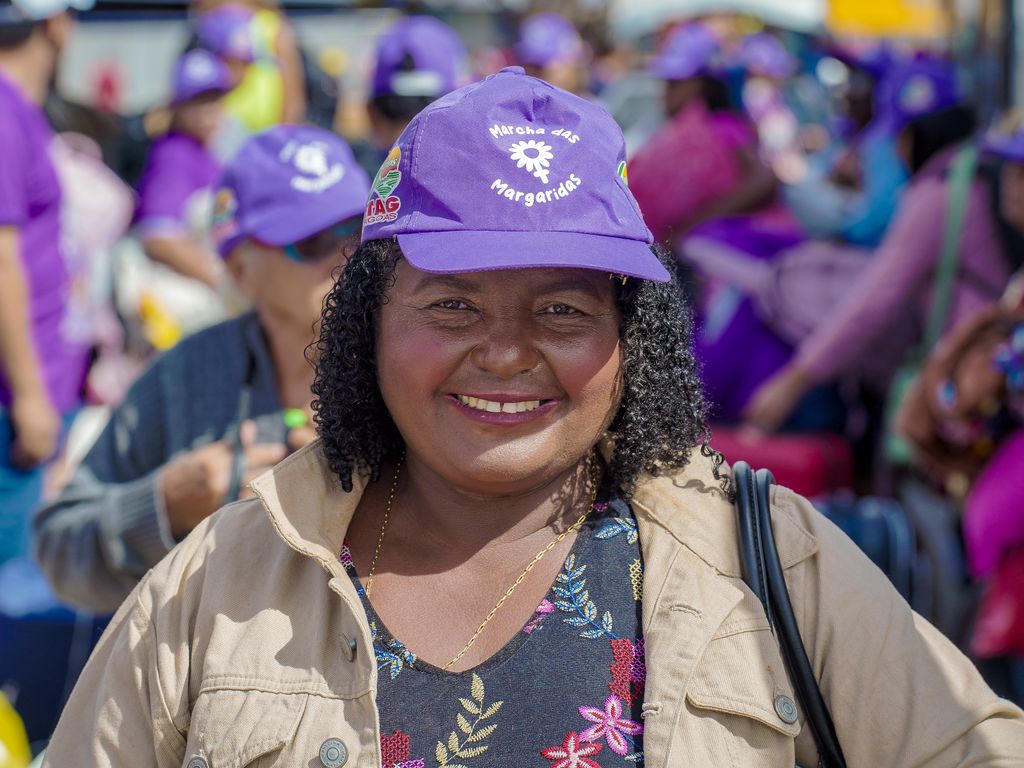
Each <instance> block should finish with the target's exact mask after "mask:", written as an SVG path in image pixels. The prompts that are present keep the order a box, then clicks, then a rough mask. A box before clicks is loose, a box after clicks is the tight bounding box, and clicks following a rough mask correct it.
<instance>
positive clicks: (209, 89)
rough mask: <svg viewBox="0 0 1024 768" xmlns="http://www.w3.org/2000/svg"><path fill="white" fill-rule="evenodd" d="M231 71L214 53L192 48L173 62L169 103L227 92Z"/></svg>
mask: <svg viewBox="0 0 1024 768" xmlns="http://www.w3.org/2000/svg"><path fill="white" fill-rule="evenodd" d="M231 85H232V83H231V73H230V72H229V71H228V68H227V67H226V66H225V65H224V62H223V61H221V60H220V57H218V56H217V55H216V54H213V53H211V52H210V51H206V50H203V49H202V48H194V49H193V50H191V51H188V52H187V53H185V54H183V55H182V56H181V58H179V59H178V61H177V62H175V64H174V74H173V75H172V77H171V105H172V106H173V105H177V104H181V103H183V102H186V101H189V100H190V99H194V98H195V97H196V96H202V95H203V94H204V93H227V92H228V91H230V90H231Z"/></svg>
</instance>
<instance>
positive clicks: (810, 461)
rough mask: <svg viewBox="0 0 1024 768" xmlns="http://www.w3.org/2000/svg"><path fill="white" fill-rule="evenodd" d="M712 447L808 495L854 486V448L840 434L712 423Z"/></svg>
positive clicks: (734, 460) (731, 460)
mask: <svg viewBox="0 0 1024 768" xmlns="http://www.w3.org/2000/svg"><path fill="white" fill-rule="evenodd" d="M711 447H712V448H714V449H715V450H717V451H720V452H721V453H722V455H723V456H725V459H726V461H728V462H729V463H730V464H732V463H734V462H737V461H745V462H747V463H748V464H750V466H752V467H765V468H766V469H770V470H771V471H772V474H773V475H775V482H777V483H778V484H779V485H784V486H786V487H787V488H791V489H792V490H794V491H796V492H797V493H799V494H800V495H801V496H806V497H808V498H812V499H813V498H818V497H821V496H828V495H831V494H832V493H834V492H835V491H841V490H849V489H851V488H853V478H854V472H853V451H852V449H851V448H850V444H849V443H848V442H847V441H846V440H845V439H843V438H842V437H841V436H839V435H830V434H819V435H785V434H773V435H768V434H763V433H760V432H757V431H754V430H751V429H742V428H740V429H733V428H729V427H722V426H713V427H712V430H711Z"/></svg>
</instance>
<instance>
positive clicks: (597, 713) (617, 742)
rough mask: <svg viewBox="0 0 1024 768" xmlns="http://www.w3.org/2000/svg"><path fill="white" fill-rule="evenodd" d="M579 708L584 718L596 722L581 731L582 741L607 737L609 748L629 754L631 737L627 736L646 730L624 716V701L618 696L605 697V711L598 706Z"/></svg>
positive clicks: (619, 752) (618, 752)
mask: <svg viewBox="0 0 1024 768" xmlns="http://www.w3.org/2000/svg"><path fill="white" fill-rule="evenodd" d="M579 709H580V714H581V715H582V716H583V719H584V720H589V721H590V722H592V723H596V725H592V726H590V727H589V728H587V730H585V731H584V732H583V733H581V734H580V739H581V740H582V741H600V740H601V739H602V738H603V739H607V740H608V746H609V748H610V749H611V750H612V752H614V753H615V754H617V755H627V754H629V746H630V741H631V739H627V738H626V737H627V736H636V735H638V734H640V733H643V731H644V727H643V726H642V725H640V723H637V722H634V721H633V720H626V719H624V718H623V717H622V701H620V700H619V697H618V696H609V697H608V698H607V699H605V700H604V710H603V711H602V710H600V709H598V708H597V707H580V708H579Z"/></svg>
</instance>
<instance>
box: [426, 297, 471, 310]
mask: <svg viewBox="0 0 1024 768" xmlns="http://www.w3.org/2000/svg"><path fill="white" fill-rule="evenodd" d="M434 306H435V307H437V308H438V309H469V308H470V307H469V304H467V303H466V302H464V301H463V300H462V299H444V300H443V301H439V302H437V303H436V304H434Z"/></svg>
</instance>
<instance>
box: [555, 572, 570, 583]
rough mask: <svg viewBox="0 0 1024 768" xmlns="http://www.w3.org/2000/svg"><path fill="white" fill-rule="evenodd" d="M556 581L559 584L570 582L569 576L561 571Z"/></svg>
mask: <svg viewBox="0 0 1024 768" xmlns="http://www.w3.org/2000/svg"><path fill="white" fill-rule="evenodd" d="M555 581H557V582H558V583H559V584H568V583H569V577H568V576H566V575H565V574H564V573H560V574H558V575H557V576H556V577H555Z"/></svg>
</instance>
